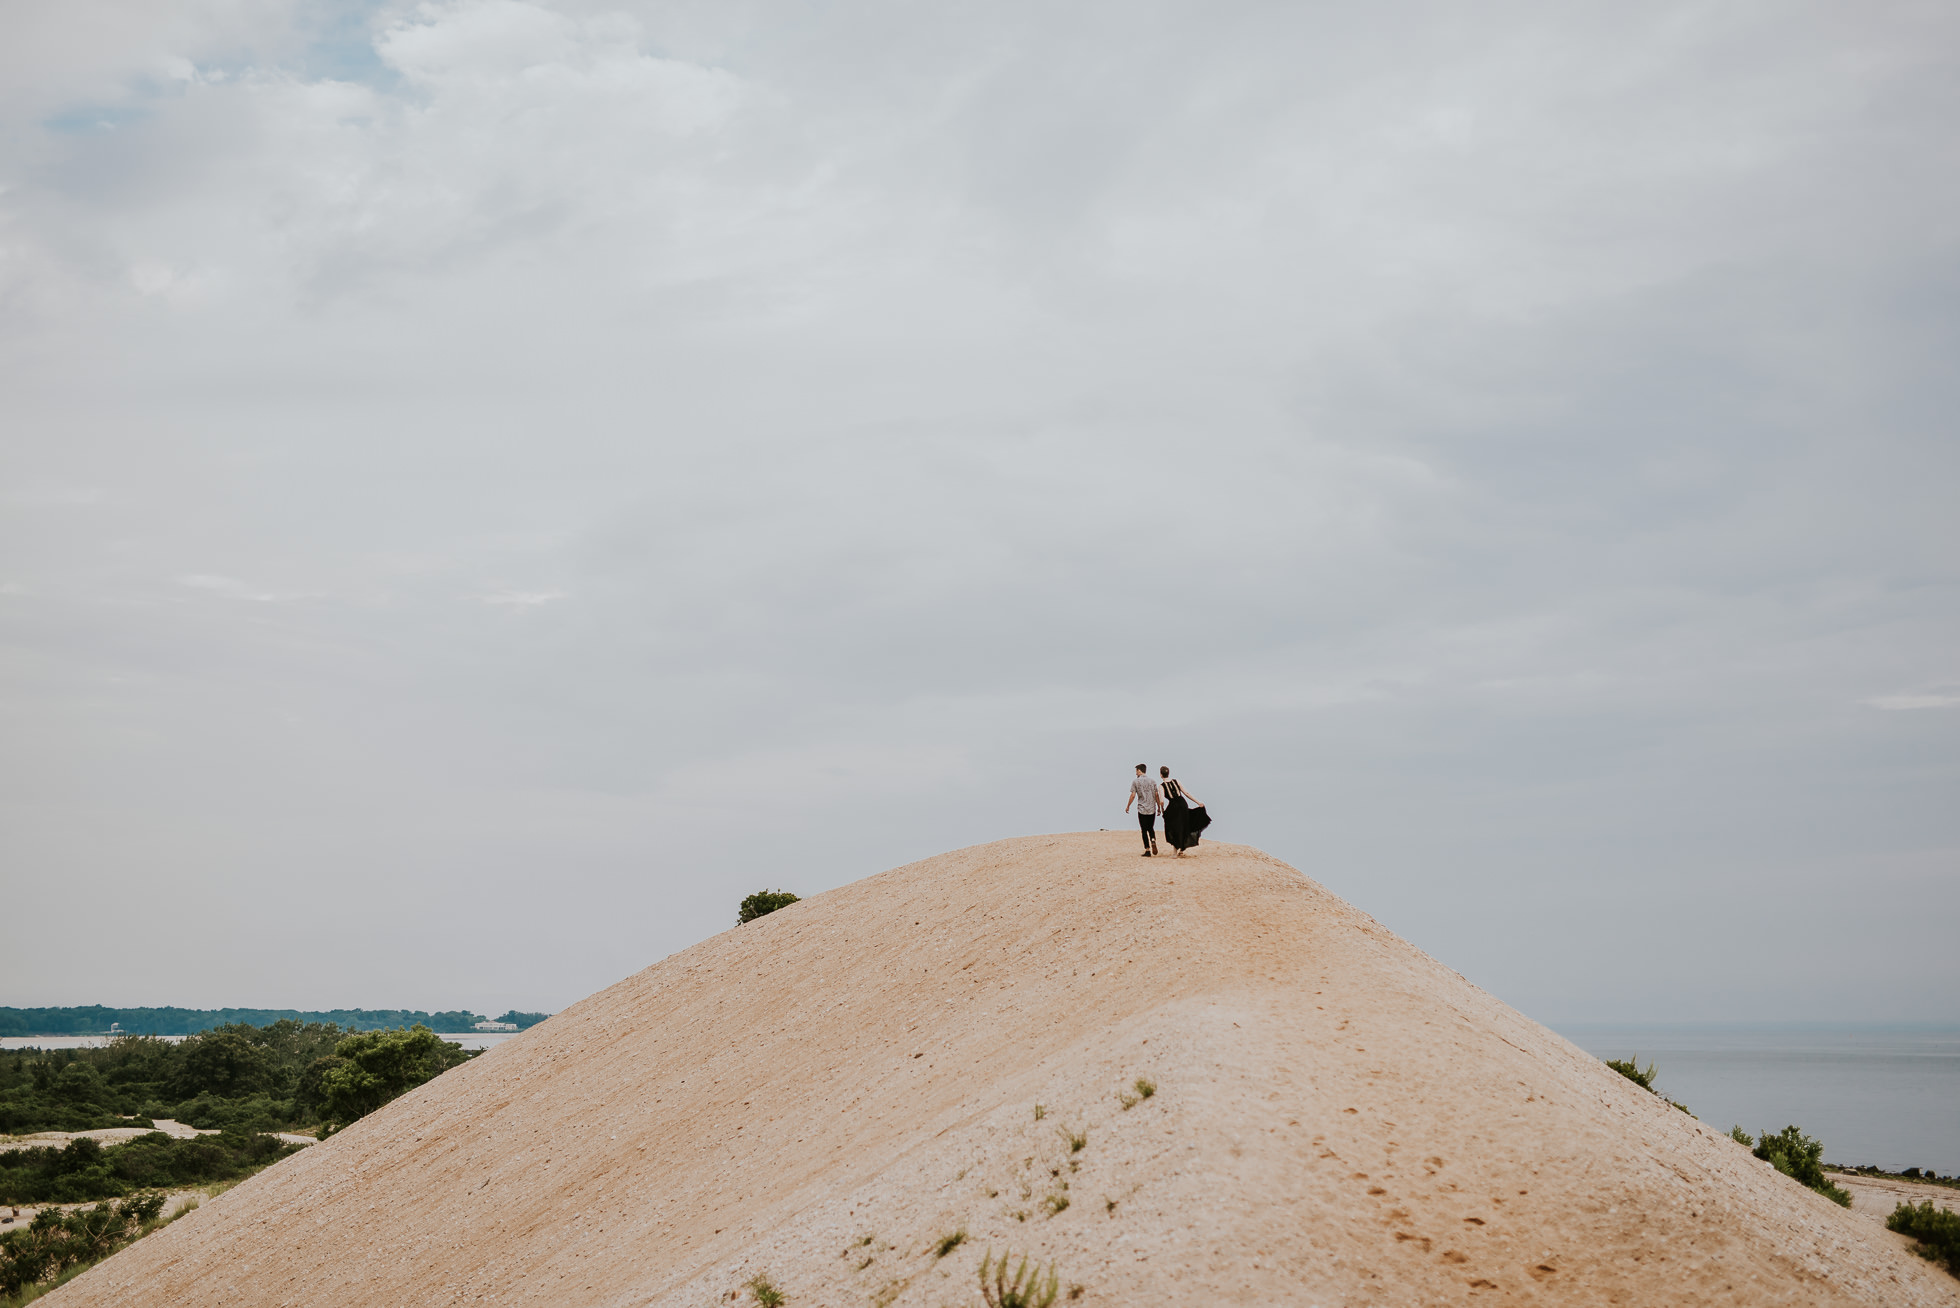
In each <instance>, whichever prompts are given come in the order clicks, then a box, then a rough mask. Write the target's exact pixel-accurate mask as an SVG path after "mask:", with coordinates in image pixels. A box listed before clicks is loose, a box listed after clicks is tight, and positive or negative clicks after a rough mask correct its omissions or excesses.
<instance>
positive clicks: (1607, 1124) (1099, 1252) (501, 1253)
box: [47, 833, 1960, 1308]
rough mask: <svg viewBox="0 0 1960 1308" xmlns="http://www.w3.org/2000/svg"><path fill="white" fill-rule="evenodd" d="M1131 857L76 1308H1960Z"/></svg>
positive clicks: (742, 1003)
mask: <svg viewBox="0 0 1960 1308" xmlns="http://www.w3.org/2000/svg"><path fill="white" fill-rule="evenodd" d="M1135 844H1136V838H1135V837H1134V836H1133V835H1130V834H1128V833H1110V834H1083V835H1068V836H1043V837H1033V838H1028V839H1020V840H1009V841H1002V842H1000V843H998V844H992V845H985V846H981V847H978V848H974V849H967V850H961V851H959V852H957V853H953V854H948V855H945V856H943V857H940V858H935V859H930V860H928V861H926V862H923V863H917V864H914V865H912V866H910V867H903V868H899V869H897V870H896V871H892V872H887V873H884V874H883V875H880V876H875V877H871V878H869V879H867V880H864V881H860V882H858V883H856V884H854V885H850V886H846V887H844V888H843V889H841V890H836V891H832V892H831V893H829V894H826V895H821V896H817V897H815V898H812V899H810V900H806V901H805V902H803V903H800V904H797V905H795V906H794V907H792V908H789V909H786V910H784V911H782V912H779V913H777V914H775V915H773V916H771V917H768V918H765V919H762V920H760V921H758V922H755V923H752V924H750V925H748V926H745V927H741V928H738V929H736V930H733V931H729V932H726V933H724V934H722V935H719V936H716V937H715V938H714V939H712V940H708V941H705V942H703V943H702V944H700V945H697V946H695V947H694V948H692V949H689V950H687V951H685V952H683V953H680V954H677V955H675V956H674V957H672V958H669V959H667V960H666V961H664V962H662V963H659V964H657V965H655V966H653V967H650V968H648V969H647V970H646V971H644V972H641V973H640V974H639V975H637V976H634V977H632V978H630V979H628V980H626V981H622V982H621V983H620V984H618V985H616V986H614V987H612V988H611V989H609V990H606V991H604V992H603V993H601V994H598V995H594V996H593V997H591V998H590V999H587V1000H585V1001H584V1002H583V1003H580V1004H579V1005H577V1006H576V1007H574V1008H572V1009H569V1010H568V1011H566V1012H564V1013H562V1014H560V1015H558V1016H557V1017H555V1018H553V1019H552V1020H551V1021H550V1022H548V1023H546V1024H545V1025H543V1026H541V1027H538V1028H535V1029H533V1030H532V1031H530V1032H527V1033H526V1034H525V1035H523V1036H521V1037H519V1038H517V1039H515V1040H512V1041H510V1042H508V1043H506V1044H504V1045H502V1046H500V1047H499V1048H497V1049H495V1050H493V1051H492V1052H490V1053H489V1054H487V1055H485V1056H484V1057H482V1058H480V1059H478V1060H476V1061H475V1062H473V1063H471V1064H469V1065H468V1066H466V1067H463V1068H460V1069H458V1070H456V1071H454V1072H451V1073H448V1074H447V1075H445V1076H443V1077H441V1078H440V1079H439V1080H437V1081H435V1082H432V1083H430V1084H429V1085H427V1086H425V1087H423V1088H422V1089H421V1090H419V1091H417V1092H416V1093H414V1094H411V1095H409V1096H407V1097H405V1098H403V1099H401V1100H398V1101H397V1102H396V1103H394V1104H392V1105H390V1106H389V1107H388V1108H387V1109H385V1110H383V1111H382V1112H380V1113H378V1114H376V1115H375V1116H373V1117H370V1118H368V1119H367V1120H365V1121H362V1122H360V1123H359V1124H357V1125H356V1126H355V1127H354V1128H352V1129H350V1130H348V1131H347V1132H345V1133H343V1134H342V1135H340V1136H339V1137H337V1138H335V1139H333V1140H331V1141H328V1142H327V1143H325V1144H323V1145H321V1146H319V1147H317V1148H313V1149H309V1150H307V1151H306V1152H305V1153H303V1154H301V1155H299V1156H298V1157H295V1158H293V1159H291V1160H289V1161H287V1162H284V1163H281V1164H280V1165H279V1166H277V1167H275V1168H273V1169H271V1170H270V1171H268V1172H266V1173H264V1174H262V1175H261V1176H259V1177H257V1178H255V1179H254V1180H252V1181H250V1182H248V1183H246V1184H244V1185H242V1186H239V1187H238V1188H237V1189H235V1190H233V1191H231V1192H230V1193H228V1194H225V1195H223V1196H222V1197H220V1198H219V1199H217V1200H216V1201H214V1202H212V1203H210V1204H207V1205H206V1206H205V1207H204V1209H203V1210H202V1211H200V1212H198V1213H195V1214H193V1215H192V1216H190V1217H189V1218H186V1219H185V1220H183V1221H181V1222H179V1223H177V1224H176V1225H174V1226H172V1227H169V1228H167V1229H166V1230H164V1231H162V1232H160V1233H158V1234H157V1235H155V1236H152V1237H150V1238H149V1239H146V1240H143V1241H142V1242H140V1243H139V1244H137V1245H135V1246H133V1247H132V1248H131V1249H130V1250H128V1251H126V1252H124V1253H122V1254H120V1255H118V1256H117V1257H115V1258H113V1259H111V1260H110V1261H108V1262H107V1263H104V1264H103V1265H102V1266H100V1267H98V1268H97V1269H95V1270H94V1271H91V1272H89V1273H88V1274H87V1275H85V1276H83V1277H81V1278H80V1279H79V1280H77V1281H75V1282H73V1283H71V1284H70V1285H69V1286H68V1287H66V1288H65V1289H63V1290H61V1291H58V1292H57V1293H56V1294H55V1296H54V1297H53V1298H52V1299H50V1300H48V1301H47V1302H48V1303H49V1304H50V1305H51V1308H70V1306H71V1305H79V1304H85V1303H100V1304H115V1305H123V1306H127V1305H148V1304H155V1305H170V1306H171V1308H181V1306H182V1305H187V1304H291V1305H299V1304H320V1305H335V1306H336V1308H340V1306H344V1305H348V1304H365V1305H416V1306H417V1308H421V1306H424V1305H428V1306H433V1305H441V1304H452V1303H454V1304H462V1303H497V1304H513V1303H527V1304H528V1303H551V1304H632V1305H648V1304H651V1305H662V1306H668V1305H671V1306H673V1308H709V1306H710V1305H712V1304H715V1303H716V1302H720V1303H723V1304H725V1305H732V1304H733V1303H734V1302H735V1300H736V1299H737V1298H739V1299H741V1300H742V1301H743V1302H747V1303H753V1302H754V1300H753V1297H752V1295H751V1293H750V1292H749V1291H747V1290H745V1289H744V1287H745V1286H746V1285H747V1283H748V1282H749V1281H750V1279H751V1278H753V1277H755V1276H757V1275H763V1276H767V1277H768V1278H769V1279H770V1281H771V1282H772V1283H773V1284H774V1285H775V1286H776V1287H777V1288H779V1289H780V1291H781V1292H782V1293H783V1294H784V1295H785V1296H787V1302H788V1304H789V1305H790V1306H791V1308H805V1306H806V1305H807V1306H815V1305H828V1306H834V1308H845V1306H850V1308H856V1306H858V1305H867V1306H868V1305H877V1306H880V1308H883V1306H886V1305H900V1306H903V1305H920V1306H925V1305H932V1306H934V1308H937V1306H939V1305H951V1304H977V1303H978V1302H979V1300H980V1296H979V1294H978V1287H977V1283H976V1279H975V1271H976V1268H977V1267H978V1265H979V1263H980V1260H981V1258H982V1256H983V1255H984V1254H985V1253H986V1252H987V1251H988V1250H989V1249H992V1250H993V1251H994V1252H996V1253H998V1252H1001V1251H1004V1250H1011V1251H1013V1252H1014V1253H1015V1254H1016V1255H1017V1256H1018V1255H1020V1254H1023V1253H1031V1254H1034V1255H1035V1256H1037V1257H1039V1258H1040V1259H1042V1260H1044V1261H1048V1260H1052V1261H1053V1263H1054V1264H1055V1267H1056V1269H1057V1272H1058V1274H1059V1276H1060V1279H1061V1282H1062V1285H1063V1286H1064V1289H1063V1298H1062V1299H1061V1300H1059V1301H1058V1302H1060V1303H1062V1304H1067V1303H1069V1302H1071V1300H1070V1299H1069V1298H1068V1296H1069V1295H1070V1294H1071V1293H1074V1294H1076V1295H1077V1297H1076V1298H1075V1299H1074V1300H1073V1301H1072V1302H1074V1303H1079V1304H1083V1305H1115V1304H1122V1305H1138V1304H1208V1303H1234V1304H1299V1305H1323V1306H1325V1308H1334V1306H1335V1305H1357V1304H1382V1305H1404V1304H1430V1303H1461V1302H1469V1303H1479V1302H1489V1303H1542V1304H1559V1305H1589V1304H1670V1305H1674V1304H1732V1303H1733V1304H1806V1305H1815V1304H1838V1303H1844V1304H1851V1303H1858V1304H1886V1305H1905V1304H1960V1292H1956V1291H1960V1283H1956V1282H1955V1281H1954V1280H1953V1279H1952V1278H1951V1277H1949V1276H1948V1275H1947V1273H1945V1272H1944V1271H1942V1270H1940V1269H1938V1268H1937V1267H1934V1266H1932V1265H1930V1264H1927V1263H1925V1262H1923V1261H1921V1260H1920V1259H1919V1258H1917V1257H1915V1256H1913V1255H1912V1254H1911V1253H1910V1252H1908V1251H1907V1246H1906V1242H1905V1241H1904V1239H1903V1237H1899V1236H1895V1235H1892V1234H1891V1233H1889V1232H1886V1231H1883V1230H1881V1229H1878V1228H1877V1227H1876V1226H1875V1225H1874V1224H1872V1223H1871V1222H1870V1221H1869V1220H1868V1219H1864V1218H1859V1217H1855V1216H1853V1215H1851V1214H1848V1213H1846V1212H1844V1211H1843V1210H1841V1209H1839V1208H1837V1207H1835V1206H1834V1205H1832V1204H1831V1203H1829V1202H1828V1201H1826V1200H1825V1199H1823V1198H1821V1197H1819V1196H1817V1195H1814V1194H1812V1193H1810V1192H1809V1191H1807V1190H1804V1189H1802V1188H1801V1187H1799V1186H1797V1185H1796V1184H1795V1183H1794V1182H1792V1181H1789V1180H1787V1179H1785V1178H1784V1177H1781V1176H1778V1175H1777V1174H1775V1173H1774V1172H1772V1171H1770V1170H1769V1169H1768V1167H1767V1166H1766V1165H1765V1164H1763V1163H1760V1162H1757V1161H1755V1160H1754V1159H1752V1158H1751V1157H1750V1156H1749V1155H1748V1154H1747V1152H1746V1151H1744V1150H1743V1149H1741V1148H1740V1147H1738V1146H1737V1145H1736V1144H1734V1143H1733V1142H1732V1141H1730V1140H1728V1139H1727V1138H1726V1137H1725V1136H1723V1135H1722V1134H1721V1133H1720V1132H1719V1131H1717V1130H1715V1129H1712V1124H1711V1125H1704V1124H1702V1123H1698V1122H1696V1121H1694V1120H1692V1119H1691V1118H1689V1117H1687V1116H1685V1115H1684V1114H1682V1113H1679V1112H1676V1111H1675V1110H1673V1109H1671V1108H1669V1107H1668V1106H1667V1105H1666V1104H1664V1103H1662V1102H1661V1101H1660V1100H1659V1099H1657V1098H1655V1097H1654V1096H1653V1095H1650V1094H1647V1093H1645V1092H1644V1091H1641V1090H1639V1089H1637V1088H1636V1087H1634V1086H1633V1085H1631V1084H1630V1083H1628V1082H1627V1081H1625V1080H1623V1079H1622V1078H1621V1077H1619V1076H1617V1075H1615V1074H1614V1073H1613V1072H1611V1071H1610V1070H1608V1069H1607V1068H1605V1067H1604V1066H1602V1065H1601V1064H1600V1063H1599V1062H1598V1061H1597V1060H1595V1059H1593V1058H1590V1057H1588V1056H1587V1055H1585V1054H1584V1053H1582V1052H1581V1051H1579V1050H1578V1049H1576V1048H1574V1047H1573V1046H1572V1045H1570V1044H1568V1043H1567V1042H1566V1041H1564V1040H1562V1039H1561V1038H1559V1037H1558V1036H1556V1035H1554V1034H1553V1033H1552V1032H1550V1031H1548V1030H1546V1029H1545V1028H1543V1027H1541V1026H1538V1025H1536V1024H1535V1023H1533V1022H1531V1021H1529V1020H1527V1019H1526V1018H1524V1017H1523V1016H1521V1015H1520V1014H1518V1013H1516V1012H1514V1011H1512V1010H1511V1009H1509V1008H1507V1007H1505V1006H1504V1005H1503V1004H1501V1003H1499V1002H1497V1001H1496V1000H1494V999H1492V998H1491V997H1490V996H1489V995H1486V994H1484V993H1483V992H1482V991H1480V990H1478V989H1477V988H1476V987H1474V986H1472V985H1470V984H1469V983H1468V982H1466V981H1465V980H1463V978H1461V977H1459V976H1458V975H1456V974H1455V973H1454V972H1451V971H1450V970H1449V969H1447V968H1445V967H1443V966H1441V965H1440V964H1438V963H1437V962H1435V961H1434V960H1433V959H1431V958H1429V957H1428V956H1426V955H1424V954H1423V953H1421V952H1420V951H1419V950H1417V949H1415V948H1413V947H1412V946H1410V945H1408V944H1406V943H1405V942H1403V941H1401V940H1399V939H1397V938H1396V937H1395V936H1394V935H1392V934H1390V933H1389V932H1388V931H1386V930H1384V929H1383V928H1382V927H1381V926H1380V925H1378V924H1377V923H1375V922H1374V921H1373V920H1372V919H1370V918H1368V917H1367V916H1366V915H1365V914H1362V913H1360V912H1358V911H1356V910H1355V909H1353V908H1351V907H1349V906H1348V905H1347V904H1345V903H1343V902H1342V901H1341V900H1339V899H1337V898H1335V897H1334V896H1332V895H1330V894H1328V893H1327V892H1326V891H1324V890H1321V889H1320V888H1319V887H1318V886H1316V885H1315V884H1314V883H1312V882H1311V881H1308V880H1307V879H1305V878H1304V877H1302V876H1301V875H1300V874H1299V873H1298V872H1296V871H1294V870H1293V869H1292V868H1289V867H1287V866H1285V865H1284V864H1281V863H1279V862H1277V861H1275V860H1273V859H1271V858H1268V857H1266V856H1265V855H1263V854H1260V853H1259V852H1258V851H1256V850H1253V849H1248V848H1244V847H1236V846H1231V845H1206V846H1205V847H1204V848H1203V850H1202V851H1201V852H1200V855H1199V856H1198V857H1196V858H1193V859H1187V860H1185V861H1183V862H1178V861H1176V860H1172V859H1168V858H1167V859H1160V860H1150V861H1145V860H1142V859H1139V858H1137V857H1136V849H1135ZM1139 1078H1142V1079H1146V1080H1148V1081H1151V1082H1153V1083H1154V1084H1155V1086H1156V1092H1155V1094H1154V1095H1152V1096H1151V1097H1149V1098H1146V1099H1140V1100H1137V1101H1135V1102H1133V1103H1130V1105H1129V1106H1128V1107H1126V1106H1125V1103H1126V1102H1128V1101H1127V1100H1126V1099H1124V1098H1119V1096H1122V1095H1125V1094H1128V1095H1132V1096H1133V1095H1135V1093H1136V1091H1135V1090H1134V1088H1133V1086H1134V1083H1135V1082H1136V1081H1137V1080H1138V1079H1139ZM1037 1105H1039V1106H1040V1109H1039V1111H1038V1110H1037ZM1723 1125H1726V1124H1723ZM1077 1141H1080V1145H1079V1147H1077V1145H1076V1142H1077ZM961 1230H963V1231H965V1233H966V1238H965V1240H964V1242H962V1243H959V1244H958V1245H957V1246H956V1247H954V1248H952V1249H951V1250H950V1252H947V1253H945V1254H944V1255H943V1256H941V1254H940V1252H939V1248H940V1246H941V1244H942V1242H943V1239H944V1237H947V1236H949V1235H952V1234H953V1233H955V1232H958V1231H961ZM1076 1286H1079V1287H1081V1289H1080V1290H1079V1291H1075V1290H1073V1289H1072V1288H1071V1287H1076Z"/></svg>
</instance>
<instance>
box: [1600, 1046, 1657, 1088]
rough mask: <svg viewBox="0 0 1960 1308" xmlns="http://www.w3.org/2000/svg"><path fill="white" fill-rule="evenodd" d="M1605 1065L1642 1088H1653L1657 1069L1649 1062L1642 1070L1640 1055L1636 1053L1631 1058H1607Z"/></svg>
mask: <svg viewBox="0 0 1960 1308" xmlns="http://www.w3.org/2000/svg"><path fill="white" fill-rule="evenodd" d="M1606 1065H1607V1066H1608V1067H1610V1068H1612V1069H1613V1070H1614V1071H1615V1072H1618V1073H1619V1074H1620V1075H1621V1076H1623V1077H1625V1078H1626V1079H1627V1080H1629V1081H1631V1082H1633V1083H1634V1084H1635V1085H1637V1086H1639V1087H1640V1088H1641V1089H1642V1090H1652V1089H1653V1088H1654V1073H1655V1071H1656V1070H1657V1069H1656V1068H1655V1067H1654V1065H1653V1063H1651V1062H1649V1063H1648V1064H1647V1070H1646V1071H1644V1072H1643V1071H1641V1070H1640V1056H1639V1055H1638V1054H1636V1055H1634V1056H1633V1057H1632V1058H1624V1059H1623V1058H1609V1059H1607V1060H1606ZM1656 1093H1658V1092H1656Z"/></svg>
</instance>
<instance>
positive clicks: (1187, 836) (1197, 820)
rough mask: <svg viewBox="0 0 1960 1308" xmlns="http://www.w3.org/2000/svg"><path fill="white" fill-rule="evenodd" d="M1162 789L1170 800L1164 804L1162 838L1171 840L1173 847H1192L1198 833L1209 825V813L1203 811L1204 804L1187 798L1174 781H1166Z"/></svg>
mask: <svg viewBox="0 0 1960 1308" xmlns="http://www.w3.org/2000/svg"><path fill="white" fill-rule="evenodd" d="M1163 791H1164V794H1165V795H1166V796H1168V797H1169V800H1170V802H1169V803H1167V804H1165V805H1164V839H1166V840H1168V841H1170V842H1171V847H1172V848H1173V849H1190V848H1192V847H1194V846H1195V845H1197V843H1198V833H1199V832H1200V831H1203V830H1204V829H1205V828H1206V827H1208V826H1210V825H1211V814H1209V813H1207V812H1205V808H1204V805H1202V804H1193V803H1191V801H1189V800H1187V799H1186V798H1185V797H1184V787H1182V786H1180V785H1178V784H1177V782H1176V781H1166V782H1165V783H1164V785H1163Z"/></svg>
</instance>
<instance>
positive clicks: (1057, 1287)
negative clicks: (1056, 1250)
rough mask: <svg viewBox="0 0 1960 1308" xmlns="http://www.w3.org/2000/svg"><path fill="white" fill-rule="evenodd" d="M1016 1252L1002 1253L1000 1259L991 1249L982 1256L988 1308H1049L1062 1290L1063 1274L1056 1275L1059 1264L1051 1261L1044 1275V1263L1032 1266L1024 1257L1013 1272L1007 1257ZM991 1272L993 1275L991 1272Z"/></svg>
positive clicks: (983, 1290) (982, 1286)
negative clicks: (1043, 1276) (1008, 1269)
mask: <svg viewBox="0 0 1960 1308" xmlns="http://www.w3.org/2000/svg"><path fill="white" fill-rule="evenodd" d="M1012 1256H1013V1255H1012V1254H1011V1253H1005V1254H1002V1255H1001V1257H1000V1261H999V1262H997V1263H996V1262H994V1260H993V1258H994V1251H993V1250H991V1249H989V1250H988V1251H987V1254H986V1256H985V1257H984V1258H982V1259H981V1260H980V1297H981V1298H983V1299H985V1300H986V1301H987V1308H1049V1305H1051V1304H1053V1303H1054V1302H1055V1296H1056V1295H1057V1294H1059V1293H1061V1289H1062V1282H1061V1278H1060V1277H1058V1276H1056V1275H1055V1265H1054V1264H1053V1263H1050V1264H1048V1276H1047V1279H1046V1280H1045V1281H1044V1280H1043V1279H1042V1272H1041V1264H1039V1263H1036V1264H1035V1265H1034V1267H1033V1268H1032V1269H1030V1268H1029V1266H1028V1260H1027V1259H1026V1258H1025V1257H1023V1258H1022V1259H1021V1262H1020V1265H1019V1266H1017V1267H1016V1268H1015V1269H1014V1272H1013V1275H1011V1276H1010V1275H1009V1274H1008V1271H1007V1260H1008V1259H1009V1258H1011V1257H1012ZM990 1273H991V1279H989V1274H990Z"/></svg>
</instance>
